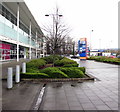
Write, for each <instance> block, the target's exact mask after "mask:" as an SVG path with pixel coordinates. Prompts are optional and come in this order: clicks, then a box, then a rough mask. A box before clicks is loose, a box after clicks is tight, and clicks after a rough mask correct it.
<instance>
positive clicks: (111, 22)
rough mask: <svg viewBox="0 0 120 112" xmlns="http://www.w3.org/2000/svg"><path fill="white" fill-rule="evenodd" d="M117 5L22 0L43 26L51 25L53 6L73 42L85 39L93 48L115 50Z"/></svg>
mask: <svg viewBox="0 0 120 112" xmlns="http://www.w3.org/2000/svg"><path fill="white" fill-rule="evenodd" d="M118 1H119V0H25V2H26V4H27V6H28V7H29V9H30V11H31V12H32V14H33V15H34V17H35V19H36V21H37V22H38V24H39V25H40V27H43V25H48V23H51V24H52V18H51V17H46V16H45V14H53V13H54V11H55V7H56V4H57V6H58V7H59V10H60V14H62V15H63V17H62V18H61V19H62V21H64V23H65V24H67V26H69V27H70V29H72V31H71V32H70V36H71V37H72V38H74V40H79V39H80V38H83V37H86V38H87V39H88V42H90V32H91V30H93V32H92V33H91V44H92V48H93V49H96V48H117V47H118Z"/></svg>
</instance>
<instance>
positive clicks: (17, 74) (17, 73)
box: [15, 65, 20, 83]
mask: <svg viewBox="0 0 120 112" xmlns="http://www.w3.org/2000/svg"><path fill="white" fill-rule="evenodd" d="M15 82H16V83H19V82H20V65H16V77H15Z"/></svg>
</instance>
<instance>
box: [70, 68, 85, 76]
mask: <svg viewBox="0 0 120 112" xmlns="http://www.w3.org/2000/svg"><path fill="white" fill-rule="evenodd" d="M71 68H72V69H78V70H80V71H82V72H83V73H84V74H85V72H86V69H85V67H71Z"/></svg>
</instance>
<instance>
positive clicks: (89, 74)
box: [86, 72, 101, 81]
mask: <svg viewBox="0 0 120 112" xmlns="http://www.w3.org/2000/svg"><path fill="white" fill-rule="evenodd" d="M86 74H87V75H88V76H89V77H91V78H94V79H96V80H97V81H101V80H100V79H98V78H97V77H95V76H93V75H91V73H88V72H86Z"/></svg>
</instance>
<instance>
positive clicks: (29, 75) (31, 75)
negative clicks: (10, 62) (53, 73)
mask: <svg viewBox="0 0 120 112" xmlns="http://www.w3.org/2000/svg"><path fill="white" fill-rule="evenodd" d="M20 77H21V78H35V79H37V78H49V75H47V74H45V73H21V74H20Z"/></svg>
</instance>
